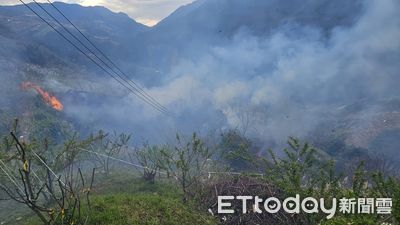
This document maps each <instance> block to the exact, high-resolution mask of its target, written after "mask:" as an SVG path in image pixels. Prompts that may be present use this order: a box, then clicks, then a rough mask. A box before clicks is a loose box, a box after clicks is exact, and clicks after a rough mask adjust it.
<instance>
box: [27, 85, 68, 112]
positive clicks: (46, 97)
mask: <svg viewBox="0 0 400 225" xmlns="http://www.w3.org/2000/svg"><path fill="white" fill-rule="evenodd" d="M21 87H22V88H23V89H25V90H26V89H34V90H35V91H36V92H37V93H39V94H40V95H41V96H42V98H43V101H44V102H46V103H47V104H49V105H50V106H51V107H52V108H53V109H55V110H57V111H61V110H62V109H63V108H64V106H63V104H61V102H60V101H59V100H58V99H57V98H56V97H55V96H53V95H51V94H49V93H48V92H46V91H44V90H43V89H42V88H41V87H39V86H38V85H36V84H33V83H31V82H22V83H21Z"/></svg>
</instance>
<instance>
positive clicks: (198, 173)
mask: <svg viewBox="0 0 400 225" xmlns="http://www.w3.org/2000/svg"><path fill="white" fill-rule="evenodd" d="M176 140H177V144H176V146H175V151H170V150H169V149H163V150H162V160H161V163H160V168H161V169H164V170H167V171H168V173H169V174H170V175H171V176H172V177H173V178H175V179H176V180H177V181H178V182H179V184H180V187H181V189H182V191H183V195H184V197H183V200H184V201H185V202H186V201H188V200H189V199H190V198H192V197H194V195H195V193H196V186H197V185H200V179H201V177H203V176H204V175H205V174H206V172H207V171H206V168H208V167H209V166H210V163H211V157H212V152H211V151H210V149H209V148H208V147H207V146H205V145H204V143H203V142H202V140H201V139H200V138H199V137H197V135H196V133H194V134H193V136H192V139H191V140H190V141H188V142H184V141H183V140H182V139H181V137H180V136H179V135H176Z"/></svg>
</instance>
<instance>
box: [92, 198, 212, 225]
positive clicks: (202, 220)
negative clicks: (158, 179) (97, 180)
mask: <svg viewBox="0 0 400 225" xmlns="http://www.w3.org/2000/svg"><path fill="white" fill-rule="evenodd" d="M92 212H93V214H91V218H90V224H98V225H103V224H104V225H119V224H149V225H150V224H154V225H156V224H171V225H172V224H176V225H179V224H215V223H214V221H213V220H212V219H211V218H210V217H209V216H206V215H205V214H204V213H199V212H196V211H195V210H193V209H191V208H190V207H188V206H186V205H184V204H183V203H182V202H181V200H180V199H177V198H173V197H163V196H161V195H158V194H138V195H129V194H113V195H104V196H96V197H94V198H93V202H92Z"/></svg>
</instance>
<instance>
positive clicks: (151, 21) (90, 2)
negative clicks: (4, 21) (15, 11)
mask: <svg viewBox="0 0 400 225" xmlns="http://www.w3.org/2000/svg"><path fill="white" fill-rule="evenodd" d="M38 1H39V2H46V1H44V0H38ZM25 2H31V0H25ZM61 2H66V3H77V4H80V5H84V6H104V7H107V8H108V9H110V10H112V11H114V12H124V13H126V14H128V15H129V16H130V17H131V18H133V19H134V20H136V21H137V22H139V23H142V24H145V25H147V26H153V25H155V24H157V23H158V22H159V21H160V20H162V19H163V18H165V17H167V16H168V15H169V14H171V13H172V12H173V11H175V10H176V9H177V8H179V7H180V6H182V5H186V4H188V3H191V2H193V0H62V1H61ZM15 4H20V2H19V1H18V0H2V1H1V3H0V5H15Z"/></svg>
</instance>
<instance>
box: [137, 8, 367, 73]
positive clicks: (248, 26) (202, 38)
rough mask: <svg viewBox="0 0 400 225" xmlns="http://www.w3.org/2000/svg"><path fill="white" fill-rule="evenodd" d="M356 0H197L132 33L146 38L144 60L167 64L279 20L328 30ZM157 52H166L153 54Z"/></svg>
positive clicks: (349, 20)
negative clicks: (143, 31)
mask: <svg viewBox="0 0 400 225" xmlns="http://www.w3.org/2000/svg"><path fill="white" fill-rule="evenodd" d="M362 2H363V1H362V0H354V1H347V0H337V1H330V0H290V1H280V0H268V1H267V0H264V1H260V0H245V1H244V0H198V1H195V2H193V3H192V4H188V5H185V6H182V7H180V8H179V9H177V10H176V11H175V12H173V13H172V14H171V15H170V16H168V17H167V18H165V19H164V20H162V21H161V22H159V23H158V24H157V25H156V26H155V27H153V28H152V29H150V30H149V31H148V32H145V33H143V34H141V35H139V36H138V37H139V38H140V40H141V41H144V42H145V43H146V44H144V45H142V46H144V48H145V49H142V50H141V51H142V52H143V53H146V54H147V56H148V57H146V60H147V62H148V63H149V65H150V66H157V65H158V66H160V69H165V68H167V69H168V68H169V66H171V65H174V59H176V58H179V57H181V56H182V57H192V56H194V58H195V57H197V54H196V53H198V52H199V51H201V50H206V49H208V47H209V46H210V45H211V46H213V45H220V44H224V43H226V42H227V41H229V40H231V39H233V38H234V37H235V36H236V35H238V34H240V33H246V34H249V35H253V36H256V37H268V36H269V35H270V34H271V33H273V32H274V31H276V30H277V29H281V28H282V27H285V26H286V28H287V29H288V30H290V29H296V28H298V27H303V26H308V27H310V28H316V29H320V30H322V32H324V33H325V34H326V35H329V34H330V32H331V31H332V30H333V29H334V28H337V27H348V26H351V25H352V24H353V23H354V22H355V21H356V20H357V19H358V17H359V15H360V14H361V12H362V11H363V4H362ZM187 46H190V48H187ZM202 53H203V52H201V54H202ZM160 54H162V55H165V54H166V55H167V56H166V57H163V58H157V56H158V55H160Z"/></svg>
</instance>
